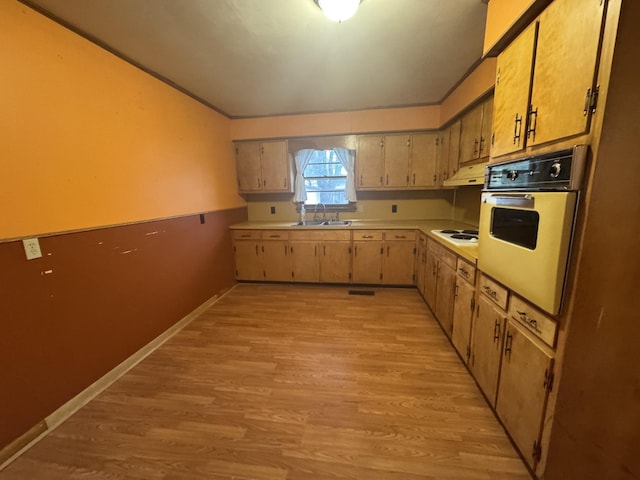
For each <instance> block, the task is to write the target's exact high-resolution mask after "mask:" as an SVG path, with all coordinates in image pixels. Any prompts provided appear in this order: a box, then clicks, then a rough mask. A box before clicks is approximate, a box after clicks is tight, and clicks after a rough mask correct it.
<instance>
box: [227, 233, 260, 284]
mask: <svg viewBox="0 0 640 480" xmlns="http://www.w3.org/2000/svg"><path fill="white" fill-rule="evenodd" d="M261 239H262V232H261V231H259V230H235V231H234V232H233V256H234V263H235V269H236V278H237V279H238V280H249V281H251V280H264V269H263V266H262V240H261Z"/></svg>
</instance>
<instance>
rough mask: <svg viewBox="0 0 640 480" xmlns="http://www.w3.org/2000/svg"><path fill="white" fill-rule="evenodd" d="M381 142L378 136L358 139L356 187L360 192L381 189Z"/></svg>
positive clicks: (382, 157) (382, 160) (382, 163)
mask: <svg viewBox="0 0 640 480" xmlns="http://www.w3.org/2000/svg"><path fill="white" fill-rule="evenodd" d="M383 145H384V143H383V140H382V137H381V136H379V135H375V136H372V135H364V136H359V137H358V151H357V153H356V186H357V188H358V189H360V190H366V189H379V188H382V175H383V170H384V166H383V165H384V156H383Z"/></svg>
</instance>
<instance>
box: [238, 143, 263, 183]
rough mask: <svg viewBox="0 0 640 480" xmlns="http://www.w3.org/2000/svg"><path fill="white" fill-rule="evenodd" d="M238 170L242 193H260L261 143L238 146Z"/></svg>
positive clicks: (240, 144)
mask: <svg viewBox="0 0 640 480" xmlns="http://www.w3.org/2000/svg"><path fill="white" fill-rule="evenodd" d="M236 170H237V174H238V190H239V191H240V192H259V191H261V190H262V169H261V163H260V143H258V142H243V143H237V144H236Z"/></svg>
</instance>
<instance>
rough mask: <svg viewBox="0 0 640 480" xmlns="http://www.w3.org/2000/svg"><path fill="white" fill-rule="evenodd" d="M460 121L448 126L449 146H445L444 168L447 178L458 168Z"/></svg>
mask: <svg viewBox="0 0 640 480" xmlns="http://www.w3.org/2000/svg"><path fill="white" fill-rule="evenodd" d="M461 129H462V121H461V120H457V121H455V122H453V123H452V124H451V126H450V127H449V146H448V148H447V167H446V170H445V173H446V175H445V176H446V178H444V179H443V181H444V180H447V179H449V178H451V177H453V176H454V175H455V174H456V173H457V172H458V169H459V168H460V134H461Z"/></svg>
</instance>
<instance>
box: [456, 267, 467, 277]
mask: <svg viewBox="0 0 640 480" xmlns="http://www.w3.org/2000/svg"><path fill="white" fill-rule="evenodd" d="M458 272H459V273H460V275H462V276H463V277H464V278H469V272H467V271H466V270H465V269H464V268H463V267H460V269H459V270H458Z"/></svg>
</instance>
